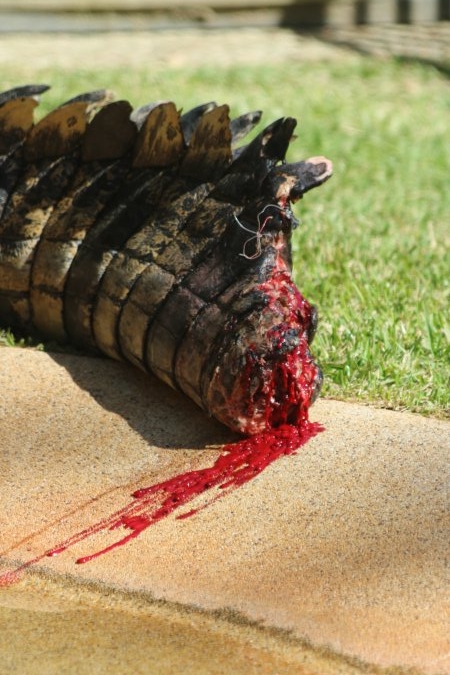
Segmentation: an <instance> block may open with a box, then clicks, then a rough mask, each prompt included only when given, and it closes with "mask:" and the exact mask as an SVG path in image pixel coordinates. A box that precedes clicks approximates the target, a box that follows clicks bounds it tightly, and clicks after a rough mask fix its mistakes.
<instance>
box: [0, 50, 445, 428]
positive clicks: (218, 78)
mask: <svg viewBox="0 0 450 675" xmlns="http://www.w3.org/2000/svg"><path fill="white" fill-rule="evenodd" d="M94 66H95V64H93V68H92V70H89V71H88V70H80V71H78V72H72V73H70V74H68V75H67V74H66V75H64V76H63V75H62V74H61V72H57V71H56V70H55V71H54V72H51V71H48V70H45V71H41V72H33V69H32V64H29V65H28V66H27V71H26V72H23V73H22V72H21V71H20V70H18V71H17V73H13V75H14V77H16V78H17V77H22V79H21V80H20V83H24V81H25V80H27V81H30V80H31V79H34V80H36V81H41V82H42V81H44V82H48V83H51V84H52V85H53V89H52V90H51V92H49V93H48V94H46V95H45V97H44V99H43V103H42V105H41V110H42V112H45V111H46V110H48V109H49V108H50V107H52V105H55V104H58V103H60V102H61V101H62V100H64V99H65V98H68V97H69V96H72V95H74V94H76V93H80V92H81V91H83V90H89V89H93V88H97V87H103V86H107V87H108V88H110V89H113V90H115V91H116V92H117V94H118V95H119V96H120V98H129V99H130V100H131V101H132V103H133V104H134V105H140V104H143V103H145V102H148V101H150V100H158V99H165V98H169V99H174V100H175V101H176V102H177V104H178V105H179V106H180V107H183V108H185V109H188V108H189V107H190V106H192V105H195V104H198V103H200V102H203V101H207V100H217V101H218V102H227V103H229V104H230V105H231V108H232V112H233V114H239V113H241V112H244V111H245V110H251V109H263V110H264V121H266V122H270V121H272V119H274V118H276V117H278V116H282V115H293V116H295V117H297V118H298V119H299V127H298V139H297V141H296V142H295V143H294V144H293V146H292V150H291V153H290V159H291V160H293V159H301V158H304V157H307V156H311V155H319V154H324V155H326V156H328V157H329V158H330V159H332V160H333V162H334V167H335V175H334V177H333V178H332V180H331V181H330V182H329V183H327V184H326V185H325V186H323V187H322V188H320V189H319V190H316V191H314V192H311V193H309V194H307V195H306V197H305V199H304V201H303V202H300V204H299V205H298V207H297V214H298V215H299V216H300V218H301V221H302V224H301V226H300V228H299V229H298V230H297V231H296V233H295V236H294V259H295V275H296V280H297V282H298V285H299V287H300V289H301V290H302V291H303V292H304V294H305V295H306V297H307V298H308V299H309V300H311V301H312V302H314V303H315V304H316V305H318V307H319V310H320V315H321V324H320V327H319V330H318V334H317V337H316V340H315V344H314V351H315V354H316V356H317V359H318V361H319V362H320V363H321V364H322V367H323V369H324V372H325V377H326V380H325V387H324V395H325V396H331V397H335V398H340V399H346V400H359V401H365V402H371V403H374V404H376V405H381V406H388V407H392V408H395V409H408V410H413V411H418V412H421V413H426V414H433V415H437V416H445V415H448V410H449V406H448V401H449V372H450V369H449V361H450V359H449V337H450V322H449V313H448V310H449V276H450V275H449V272H450V259H449V257H450V256H449V248H450V247H449V245H450V227H449V226H450V181H449V177H450V133H449V119H450V90H449V82H448V80H446V79H445V77H444V76H443V75H441V74H439V73H438V72H437V71H436V70H434V69H433V68H432V67H430V66H426V65H420V64H411V63H410V64H407V63H400V62H397V61H395V60H376V59H373V58H370V57H362V56H355V57H354V58H346V59H344V60H342V61H339V60H337V61H335V62H316V63H311V62H308V63H305V64H303V63H298V64H294V65H292V64H291V65H290V66H289V67H282V66H276V67H270V66H269V67H264V68H262V67H249V68H246V69H242V68H231V69H226V68H224V69H222V70H218V69H217V68H211V69H208V68H203V69H201V70H198V69H197V70H189V69H186V68H185V69H183V70H179V71H178V70H169V71H167V70H166V71H165V72H161V71H159V72H153V73H152V71H151V69H148V68H146V67H145V66H143V67H142V69H136V70H134V71H133V72H131V73H130V72H124V71H120V70H117V69H111V70H110V71H108V72H105V70H103V71H102V72H97V71H96V70H95V69H94ZM10 79H11V74H10V73H8V82H7V85H8V86H11V82H10ZM17 83H19V81H17Z"/></svg>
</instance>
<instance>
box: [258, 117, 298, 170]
mask: <svg viewBox="0 0 450 675" xmlns="http://www.w3.org/2000/svg"><path fill="white" fill-rule="evenodd" d="M296 126H297V120H296V119H294V118H293V117H284V118H282V119H279V120H277V121H276V122H274V123H273V124H271V125H270V126H269V127H267V128H266V129H265V130H264V131H263V143H262V146H263V154H264V157H266V158H267V159H272V160H274V161H281V160H284V158H285V156H286V152H287V149H288V147H289V143H290V142H291V140H292V135H293V133H294V129H295V127H296Z"/></svg>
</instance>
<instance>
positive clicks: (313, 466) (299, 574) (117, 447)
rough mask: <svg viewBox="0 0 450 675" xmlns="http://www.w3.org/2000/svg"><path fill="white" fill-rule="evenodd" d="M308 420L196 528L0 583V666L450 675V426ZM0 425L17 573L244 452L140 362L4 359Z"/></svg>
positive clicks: (316, 412) (69, 554)
mask: <svg viewBox="0 0 450 675" xmlns="http://www.w3.org/2000/svg"><path fill="white" fill-rule="evenodd" d="M312 418H313V419H316V420H318V421H320V422H322V423H323V424H324V425H325V427H326V431H325V432H324V433H321V434H319V435H318V436H316V437H315V438H314V439H312V440H311V441H309V442H308V443H307V444H306V445H305V446H304V447H302V448H301V449H300V450H299V452H298V453H297V455H294V456H289V457H284V458H282V459H280V460H278V461H277V462H275V463H274V464H272V465H271V466H269V467H268V468H267V469H266V470H265V471H264V472H263V473H262V474H261V475H259V476H258V477H257V478H256V479H254V480H253V481H252V482H250V483H248V484H246V485H245V486H243V487H241V488H239V489H238V490H236V491H234V492H232V493H231V494H228V495H227V496H226V497H224V498H223V499H220V500H218V501H216V502H214V503H212V504H210V505H209V506H208V507H207V508H205V509H203V510H201V511H200V512H198V513H197V514H196V515H195V516H194V517H191V518H187V519H184V520H176V519H175V517H174V516H173V515H172V516H170V517H169V518H167V519H166V520H164V521H161V522H159V523H157V524H156V525H155V526H153V527H151V528H149V529H148V530H146V531H145V532H144V533H143V534H142V535H141V536H140V537H139V538H137V539H136V540H134V541H132V542H130V543H129V544H127V545H126V546H124V547H122V548H119V549H117V550H115V551H113V552H111V553H109V554H107V555H106V556H104V557H102V558H99V559H97V560H94V561H92V562H90V563H87V564H84V565H76V564H75V560H76V558H77V557H79V556H80V555H84V554H87V553H91V552H93V551H95V550H97V549H98V548H101V547H102V546H103V545H105V544H106V543H108V542H110V541H113V540H114V539H117V534H116V533H114V536H113V537H112V535H111V534H105V533H101V534H98V535H95V536H94V537H92V538H89V539H87V540H85V541H83V542H82V543H80V544H77V545H76V546H75V547H73V548H71V549H69V550H67V551H65V552H64V553H61V554H60V555H58V556H56V557H54V558H45V559H44V560H42V561H40V562H39V563H37V564H36V565H35V566H32V567H31V568H29V570H27V572H26V573H25V575H24V576H23V578H22V580H21V581H19V582H18V583H17V584H15V585H13V586H10V587H5V588H1V589H0V626H1V629H0V656H1V658H0V664H1V663H3V664H4V665H3V666H2V665H0V673H2V675H3V673H10V672H11V673H12V672H14V673H15V672H17V673H22V674H23V673H28V672H30V673H31V672H33V673H39V672H45V673H50V672H51V673H53V672H55V673H56V672H58V673H66V672H67V673H71V672H77V673H84V672H86V673H88V672H89V673H96V672H109V673H111V672H113V673H114V672H117V673H120V672H131V671H132V670H131V669H133V668H134V670H133V671H132V672H152V673H159V672H161V673H162V672H186V673H190V672H193V673H194V672H195V673H202V672H205V673H209V672H211V673H216V672H217V673H222V672H223V673H228V672H235V673H241V672H242V673H244V672H245V673H249V672H255V673H256V672H258V673H305V674H306V673H311V674H317V675H321V674H322V673H324V675H326V673H332V674H333V673H347V674H350V673H362V672H374V673H375V672H380V671H379V670H378V668H381V669H382V670H384V669H386V668H387V669H388V671H389V672H394V671H393V670H392V669H393V668H394V667H395V666H399V667H401V670H403V669H408V668H415V669H417V670H418V672H422V673H427V674H432V673H450V659H449V651H450V644H449V640H448V635H449V622H448V620H449V615H448V605H447V604H446V601H447V600H448V576H446V572H445V558H446V554H447V553H448V534H449V530H448V522H447V523H446V521H445V515H446V509H447V508H448V451H449V449H450V434H449V432H450V425H449V423H448V422H445V421H439V420H433V419H425V418H422V417H420V416H416V415H411V414H408V413H394V412H390V411H386V410H376V409H373V408H370V407H364V406H357V405H350V404H347V403H340V402H335V401H327V400H322V401H319V402H318V403H317V404H316V405H315V406H314V408H313V410H312ZM0 424H1V435H0V480H1V490H0V533H1V535H0V536H1V546H0V551H1V566H2V568H3V571H6V570H10V569H13V568H14V567H16V566H17V565H19V564H21V563H23V562H25V561H27V560H30V559H32V558H33V557H35V556H39V555H41V554H42V553H43V552H44V551H45V550H48V549H49V548H51V547H52V546H54V545H56V544H58V542H60V541H62V540H64V539H65V538H66V537H68V536H70V535H71V534H73V533H74V532H77V531H79V530H80V529H83V528H86V527H88V526H89V525H91V524H93V523H95V522H97V521H98V520H99V519H101V518H103V517H106V516H108V515H109V514H110V513H112V512H114V511H115V510H116V509H119V508H121V507H122V506H124V505H125V504H127V503H128V502H129V501H130V494H131V493H132V492H133V490H135V489H136V488H138V487H143V486H146V485H151V484H153V483H155V482H158V481H160V480H162V479H164V478H168V477H171V476H173V475H175V474H178V473H180V472H183V471H186V470H190V469H193V468H200V467H204V466H208V465H210V464H211V463H212V461H213V460H214V459H215V458H216V457H217V456H218V453H219V452H220V446H221V444H222V443H224V442H226V441H229V440H232V436H231V435H230V434H229V432H228V431H227V430H226V429H224V428H223V427H221V426H220V425H219V424H217V423H216V422H214V420H209V419H207V418H206V417H205V415H204V414H203V413H202V411H201V410H199V409H197V408H196V407H195V406H194V404H192V403H191V402H190V401H189V400H187V399H186V398H184V397H182V396H180V395H178V394H177V393H175V392H172V391H171V390H170V389H169V388H167V387H165V386H164V385H162V384H160V383H159V382H157V381H156V380H154V379H151V378H147V377H146V376H144V375H143V374H141V373H140V372H138V371H136V370H134V369H133V368H131V367H128V366H126V365H122V364H119V363H114V362H111V361H108V360H104V359H95V358H86V357H79V356H75V355H67V354H45V353H42V352H38V351H34V350H21V349H9V348H3V349H1V350H0ZM202 500H203V501H204V500H205V497H200V498H198V501H197V502H196V505H199V504H201V503H203V501H202ZM111 537H112V539H111ZM255 622H256V623H255ZM208 650H209V651H208ZM208 653H209V654H210V660H209V665H208V663H207V659H206V657H207V656H208ZM36 654H38V661H36V660H34V661H33V659H35V656H36ZM39 655H40V657H39ZM89 655H90V656H89ZM202 655H203V656H202ZM227 655H228V657H227ZM227 658H228V659H233V662H231V661H229V660H228V661H227ZM27 659H28V660H27ZM89 659H91V660H89ZM102 659H103V661H102ZM167 659H168V660H167ZM170 659H172V660H170ZM205 659H206V661H205ZM40 661H42V662H43V663H45V664H46V665H45V668H46V669H45V668H44V670H42V671H39V670H36V668H35V665H34V666H33V669H32V670H30V668H31V666H30V663H31V662H32V663H34V664H36V663H38V662H40ZM114 663H115V664H116V666H114ZM364 663H365V664H369V665H366V666H364V665H361V664H364ZM5 664H6V666H5ZM17 664H18V665H17ZM27 664H28V665H27ZM52 664H53V665H52ZM77 664H78V665H77ZM80 664H81V665H80ZM93 664H95V667H94V665H93ZM151 664H153V665H152V669H151V670H149V667H150V665H151ZM168 664H169V665H168ZM183 664H184V665H183ZM205 664H206V665H205ZM2 668H3V670H2ZM5 668H6V670H5ZM27 668H28V669H27ZM114 668H116V670H115V669H114ZM171 668H172V670H171ZM395 672H398V671H397V670H395Z"/></svg>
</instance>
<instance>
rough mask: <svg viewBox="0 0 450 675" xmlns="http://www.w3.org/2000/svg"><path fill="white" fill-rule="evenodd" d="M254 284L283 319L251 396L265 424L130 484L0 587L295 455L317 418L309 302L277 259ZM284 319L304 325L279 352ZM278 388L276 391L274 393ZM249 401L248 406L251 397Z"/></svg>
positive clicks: (0, 580)
mask: <svg viewBox="0 0 450 675" xmlns="http://www.w3.org/2000/svg"><path fill="white" fill-rule="evenodd" d="M261 290H264V291H265V292H266V293H267V295H268V297H269V305H272V307H271V310H272V311H275V310H276V304H277V303H278V304H280V302H281V303H282V304H283V305H284V309H283V310H282V312H281V314H282V317H283V320H282V321H281V323H280V324H278V325H277V326H276V327H275V328H274V329H273V335H271V336H270V338H271V340H272V341H273V343H274V344H275V347H276V349H275V353H276V352H277V350H279V351H280V352H281V353H282V356H281V357H280V358H279V359H278V360H277V362H276V363H275V362H270V363H269V365H270V373H269V375H267V368H265V370H264V372H265V373H266V375H267V376H266V379H265V381H264V383H263V387H262V389H261V390H260V391H259V392H258V397H259V399H260V398H261V396H263V397H264V399H265V403H266V406H265V408H266V411H267V412H266V429H265V430H264V431H262V432H260V433H258V434H255V435H253V436H250V437H248V438H243V439H242V440H239V441H237V442H235V443H230V444H227V445H225V446H223V448H222V449H221V452H220V454H219V456H218V457H217V459H216V460H215V462H214V463H213V465H212V466H209V467H207V468H203V469H199V470H196V471H188V472H186V473H182V474H179V475H177V476H174V477H172V478H170V479H168V480H166V481H163V482H160V483H156V484H155V485H151V486H149V487H145V488H142V489H139V490H137V491H136V492H135V493H134V494H133V495H132V500H131V501H130V503H129V504H127V505H126V506H124V507H123V508H121V509H119V510H118V511H116V512H114V513H112V514H111V515H109V516H107V517H106V518H104V519H102V520H100V521H98V522H96V523H94V524H93V525H91V526H89V527H88V528H86V529H84V530H81V531H80V532H77V533H75V534H74V535H72V536H71V537H69V538H68V539H66V540H65V541H62V542H60V543H58V544H57V545H56V546H53V547H52V548H50V549H48V550H47V551H45V552H43V553H42V554H40V555H38V556H37V557H35V558H33V559H31V560H28V561H27V562H25V563H23V564H22V565H21V566H20V567H18V568H17V569H15V570H13V571H10V572H7V573H6V574H3V575H2V576H0V586H6V585H9V584H11V583H14V582H15V581H17V580H18V579H19V578H20V576H21V574H22V573H23V572H24V571H25V570H26V569H27V568H29V567H30V566H32V565H35V564H36V563H38V562H40V561H42V560H43V559H45V558H49V557H53V556H57V555H60V554H61V553H63V552H64V551H66V550H67V549H69V548H71V547H73V546H75V545H76V544H79V543H81V542H83V541H85V540H87V539H88V538H90V537H92V536H93V535H95V534H99V533H101V532H105V531H109V532H114V531H116V530H120V531H121V532H122V534H123V530H125V532H126V533H125V535H123V536H119V538H118V539H116V541H114V542H113V543H111V544H108V545H107V546H105V547H103V548H101V549H99V550H97V551H94V552H93V553H89V554H87V555H84V556H82V557H80V558H78V559H77V560H76V562H77V563H78V564H85V563H87V562H90V561H92V560H95V559H96V558H98V557H100V556H102V555H104V554H106V553H108V552H110V551H112V550H114V549H116V548H118V547H121V546H124V545H125V544H127V543H128V542H130V541H131V540H132V539H136V538H137V537H138V536H139V535H141V534H142V533H143V532H144V531H145V530H147V529H148V528H149V527H151V526H152V525H155V524H156V523H158V522H159V521H161V520H163V519H164V518H167V517H168V516H170V515H171V514H173V513H175V512H177V515H176V518H177V519H184V518H188V517H192V516H193V515H195V514H196V513H197V512H198V511H199V510H200V509H202V508H205V506H208V505H209V504H211V503H212V502H214V501H216V500H217V499H219V498H221V497H223V496H224V495H226V494H229V493H230V492H231V491H233V490H235V489H237V488H239V487H240V486H242V485H244V484H245V483H248V482H249V481H251V480H252V479H253V478H255V477H256V476H258V475H259V474H260V473H261V472H262V471H264V470H265V469H266V468H267V467H268V466H269V465H270V464H271V463H272V462H274V461H275V460H277V459H279V458H280V457H282V456H287V455H293V454H295V453H296V451H297V450H298V448H299V447H301V446H302V445H303V444H304V443H306V441H307V440H308V439H310V438H312V437H313V436H315V435H316V434H317V433H318V432H320V431H322V427H321V426H320V425H319V424H317V423H312V422H310V421H309V420H308V408H309V405H310V402H311V401H310V399H311V396H312V394H313V383H314V378H315V377H316V374H317V371H318V368H317V366H316V365H315V364H314V362H313V360H312V358H311V357H310V354H309V350H308V343H307V338H306V333H307V330H306V329H307V325H308V320H309V317H310V306H309V304H308V303H307V302H306V300H304V298H303V297H302V295H301V294H300V293H299V291H298V290H297V289H296V287H295V286H294V284H293V283H292V280H291V278H290V275H288V273H287V272H286V270H285V269H284V268H283V265H282V264H281V262H280V266H279V269H278V271H276V272H275V274H274V276H273V277H272V278H271V279H270V281H269V282H266V283H265V284H262V285H261ZM292 326H296V327H297V328H298V327H299V326H300V327H303V326H304V327H305V330H304V331H303V332H302V331H300V332H299V340H298V344H297V346H296V347H295V348H294V349H292V350H291V351H289V352H288V353H287V354H284V353H283V336H284V335H285V333H286V331H287V330H291V329H292ZM254 359H255V357H254V355H252V350H251V348H250V349H249V352H248V355H247V368H244V369H243V373H242V378H241V381H240V387H241V392H242V393H245V390H246V387H248V386H249V381H248V380H249V377H250V376H251V373H252V372H253V370H254V367H255V363H254ZM299 364H300V365H301V371H300V372H299ZM256 365H259V364H256ZM265 365H266V366H267V364H265ZM280 391H281V392H282V393H283V395H282V396H281V398H280ZM249 405H250V406H251V403H250V404H249ZM206 492H210V498H209V499H208V500H206V502H204V503H203V504H202V505H201V506H199V507H193V508H191V509H189V510H187V511H184V512H181V509H182V507H184V506H186V505H188V504H189V503H190V502H192V500H194V499H195V498H196V497H198V496H199V495H201V494H203V493H206Z"/></svg>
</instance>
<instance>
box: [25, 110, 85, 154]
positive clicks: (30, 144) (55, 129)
mask: <svg viewBox="0 0 450 675" xmlns="http://www.w3.org/2000/svg"><path fill="white" fill-rule="evenodd" d="M88 107H89V103H88V102H86V101H77V102H75V103H68V104H66V105H64V106H62V107H60V108H56V110H53V111H52V112H51V113H49V114H48V115H47V116H46V117H44V118H43V119H42V120H41V121H40V122H38V124H36V125H35V126H34V127H33V128H32V129H31V131H30V133H29V134H28V137H27V138H26V140H25V157H26V158H27V160H28V161H30V162H33V161H36V160H38V159H44V158H48V159H54V158H56V157H62V156H63V155H67V154H70V153H71V152H73V151H74V150H75V148H76V147H77V146H78V144H79V143H80V141H81V138H82V136H83V134H84V132H85V130H86V124H87V109H88Z"/></svg>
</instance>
